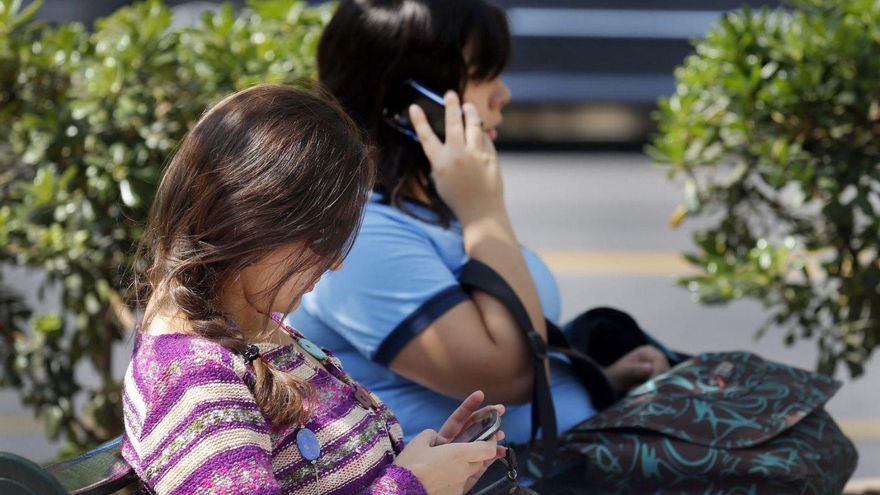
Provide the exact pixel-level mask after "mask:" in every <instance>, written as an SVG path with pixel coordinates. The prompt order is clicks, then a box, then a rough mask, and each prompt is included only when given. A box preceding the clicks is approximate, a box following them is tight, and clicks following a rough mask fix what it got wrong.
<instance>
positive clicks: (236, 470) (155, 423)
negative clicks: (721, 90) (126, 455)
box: [131, 360, 281, 495]
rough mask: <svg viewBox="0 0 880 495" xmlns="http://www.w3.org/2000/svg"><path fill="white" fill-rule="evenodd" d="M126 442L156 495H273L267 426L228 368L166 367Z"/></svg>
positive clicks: (204, 364)
mask: <svg viewBox="0 0 880 495" xmlns="http://www.w3.org/2000/svg"><path fill="white" fill-rule="evenodd" d="M150 392H151V397H150V399H149V400H148V401H147V402H148V403H149V404H150V407H149V409H148V410H147V414H146V418H145V421H144V422H143V429H142V431H141V432H140V435H138V437H139V438H137V439H132V440H131V443H132V446H133V447H134V449H135V451H136V452H137V454H138V455H139V457H140V459H141V461H142V465H143V468H144V470H143V473H142V478H143V479H144V481H145V482H146V484H147V485H148V486H149V487H150V488H151V489H153V490H154V491H155V492H156V494H157V495H166V494H168V495H177V494H184V493H203V494H214V493H223V494H263V495H280V494H281V490H280V488H279V485H278V482H277V481H276V479H275V477H274V475H273V472H272V443H271V438H270V433H269V431H270V430H269V424H268V422H267V421H266V419H265V417H264V416H263V414H262V413H261V412H260V409H259V407H258V406H257V403H256V401H255V399H254V397H253V394H252V393H251V391H250V389H249V388H248V387H247V385H246V383H245V382H244V379H243V378H242V377H241V376H239V374H238V373H236V372H235V370H234V369H233V368H232V367H231V366H228V365H226V364H224V363H222V362H219V361H213V360H202V361H201V362H198V363H181V366H179V367H177V368H176V369H169V370H167V373H165V375H164V376H163V377H162V379H160V380H159V381H158V382H157V383H156V386H155V387H154V388H153V390H151V391H150Z"/></svg>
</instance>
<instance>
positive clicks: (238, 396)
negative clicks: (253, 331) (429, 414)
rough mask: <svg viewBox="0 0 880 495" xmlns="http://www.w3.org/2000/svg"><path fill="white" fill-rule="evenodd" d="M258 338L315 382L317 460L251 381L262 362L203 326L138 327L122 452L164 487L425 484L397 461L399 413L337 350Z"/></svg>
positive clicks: (350, 490) (272, 489) (161, 490)
mask: <svg viewBox="0 0 880 495" xmlns="http://www.w3.org/2000/svg"><path fill="white" fill-rule="evenodd" d="M286 330H287V331H289V332H291V333H292V334H293V335H295V336H296V335H298V333H296V331H295V330H293V329H291V328H289V327H286ZM258 347H259V348H260V351H261V353H262V355H263V356H264V357H265V358H266V359H267V360H269V361H270V362H271V363H272V364H273V365H274V366H275V367H277V368H278V369H280V370H283V371H287V372H289V373H293V374H294V375H296V376H298V377H300V378H302V379H305V380H307V381H308V382H309V383H310V384H311V385H312V388H313V389H314V391H315V396H316V399H317V400H316V402H317V404H312V405H311V411H310V414H309V417H308V419H307V421H306V423H305V426H306V427H308V428H309V429H311V430H312V431H314V432H315V433H316V435H317V437H318V439H319V440H320V443H321V456H320V457H319V458H318V459H317V461H316V462H315V463H314V464H310V463H309V462H307V461H306V460H305V459H304V458H302V457H301V455H300V453H299V450H298V448H297V445H296V437H295V434H296V431H297V425H281V426H274V425H270V424H269V422H268V421H267V420H266V418H265V417H264V416H263V414H262V413H261V412H260V410H259V408H258V407H257V404H256V402H255V401H254V396H253V393H252V391H251V390H252V387H253V383H254V373H253V369H252V368H251V367H250V366H249V365H247V364H246V363H245V361H244V359H243V358H242V357H240V356H239V355H238V354H236V353H234V352H231V351H230V350H228V349H226V348H224V347H223V346H221V345H219V344H216V343H214V342H211V341H209V340H206V339H203V338H201V337H198V336H195V335H186V334H164V335H150V334H147V333H145V332H138V333H137V337H136V342H135V348H134V355H133V357H132V362H131V364H130V365H129V367H128V370H127V371H126V374H125V381H124V387H123V407H124V417H125V438H124V440H123V443H122V453H123V456H124V457H125V459H126V460H127V461H128V463H129V464H131V465H132V467H133V468H134V470H135V471H136V472H137V474H138V475H139V476H140V478H141V480H143V481H144V482H145V483H146V485H147V486H148V487H150V488H151V489H152V490H153V491H155V492H156V493H158V494H184V493H185V494H190V493H198V494H220V493H223V494H245V493H246V494H272V495H276V494H278V495H280V494H291V493H297V494H300V493H302V494H331V493H332V494H340V495H341V494H369V495H386V494H388V495H392V494H394V495H397V494H414V495H417V494H425V490H424V488H423V486H422V485H421V483H420V482H419V481H418V479H417V478H416V477H415V476H414V475H413V474H412V473H411V472H410V471H408V470H406V469H404V468H402V467H399V466H396V465H394V464H392V461H393V460H394V457H395V456H396V454H397V453H399V452H400V451H401V449H403V430H402V429H401V427H400V423H399V422H398V421H397V418H395V417H394V415H393V414H392V413H391V411H390V410H389V409H388V408H387V407H386V406H385V405H384V404H383V403H382V402H381V401H379V399H378V397H376V396H375V395H372V394H371V395H372V396H373V399H374V400H375V401H376V402H377V403H378V404H379V406H378V408H375V409H371V408H366V407H364V406H361V405H360V404H359V403H358V401H357V400H355V398H354V396H353V389H354V386H355V384H354V382H353V381H352V380H351V378H350V377H349V376H348V374H347V373H345V372H344V371H343V370H342V366H341V363H340V362H339V360H338V358H336V357H335V356H333V355H332V354H331V353H330V352H328V351H326V350H325V352H327V354H328V356H329V357H328V359H327V360H325V361H324V364H325V366H326V367H327V370H324V369H320V368H316V367H315V366H314V365H312V363H310V362H309V361H307V360H306V359H305V358H304V357H303V356H302V355H301V354H300V353H299V352H298V350H297V349H296V348H295V347H294V346H293V345H283V346H282V345H276V344H268V343H266V344H258ZM316 471H317V476H316Z"/></svg>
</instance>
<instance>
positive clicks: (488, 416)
mask: <svg viewBox="0 0 880 495" xmlns="http://www.w3.org/2000/svg"><path fill="white" fill-rule="evenodd" d="M500 429H501V415H499V414H498V411H497V410H495V409H489V410H488V411H486V412H484V413H483V414H481V415H480V416H479V417H478V418H476V419H475V420H474V422H473V423H471V424H470V426H468V427H467V428H465V429H464V431H462V432H461V433H459V434H458V436H457V437H455V440H453V441H452V442H453V443H462V442H477V441H480V440H487V439H489V438H490V437H492V435H494V434H495V432H497V431H498V430H500Z"/></svg>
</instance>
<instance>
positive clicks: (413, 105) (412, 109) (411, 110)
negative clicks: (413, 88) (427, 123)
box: [409, 103, 419, 112]
mask: <svg viewBox="0 0 880 495" xmlns="http://www.w3.org/2000/svg"><path fill="white" fill-rule="evenodd" d="M417 108H419V106H418V105H416V104H415V103H413V104H412V105H410V106H409V111H410V112H414V111H415V110H416V109H417Z"/></svg>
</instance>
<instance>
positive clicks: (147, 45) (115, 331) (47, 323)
mask: <svg viewBox="0 0 880 495" xmlns="http://www.w3.org/2000/svg"><path fill="white" fill-rule="evenodd" d="M20 5H21V2H20V1H19V0H0V205H2V206H0V263H5V264H7V265H8V264H16V265H23V266H28V267H33V268H37V269H39V270H41V271H43V272H44V273H45V274H46V275H47V284H57V285H58V286H60V288H61V298H62V304H63V311H64V314H63V315H59V314H50V313H46V311H44V310H43V309H42V308H40V307H35V308H28V307H27V306H25V305H24V304H23V303H22V301H21V299H20V298H19V297H17V296H16V294H15V291H14V290H12V288H10V287H8V286H7V287H2V286H0V370H2V375H0V386H6V387H15V388H17V389H18V390H19V391H20V393H21V397H22V399H23V401H24V402H25V403H26V404H27V405H28V406H29V407H32V408H33V409H34V411H35V413H36V414H37V415H38V416H40V417H41V418H42V419H43V420H44V421H45V426H46V432H47V434H48V436H49V437H51V438H52V439H58V438H63V439H64V440H65V445H66V447H67V448H66V449H65V454H70V453H73V452H76V451H78V450H81V449H83V448H86V447H88V446H91V445H94V444H95V443H97V442H99V441H102V440H105V439H107V438H110V437H112V436H115V435H118V434H120V433H121V431H122V419H121V407H120V395H119V392H120V385H119V382H118V381H117V380H116V379H115V378H114V377H113V376H112V374H111V365H112V353H111V350H112V347H113V344H114V343H115V342H117V341H119V340H120V339H122V338H124V337H125V338H128V336H129V335H130V330H131V328H132V325H133V317H132V315H131V313H130V311H129V310H128V308H127V306H126V304H125V300H124V298H125V290H124V289H125V288H126V287H127V285H128V284H129V280H128V279H127V278H126V275H127V267H130V266H131V265H130V263H131V256H132V253H133V249H134V245H135V243H136V242H137V240H138V238H139V236H140V234H141V225H142V222H143V220H144V219H145V216H146V212H147V208H148V205H149V204H150V201H151V199H152V195H153V191H154V188H155V186H156V183H157V180H158V178H159V175H160V171H161V169H162V165H163V163H164V162H165V160H166V159H167V158H168V157H169V154H170V153H171V152H172V150H173V149H174V147H175V145H176V143H177V142H178V141H179V140H180V139H181V137H182V136H183V133H184V132H185V131H186V129H187V128H188V127H189V126H190V124H192V123H193V122H194V120H195V119H196V118H198V116H199V115H200V113H201V112H202V111H203V110H204V109H205V108H206V107H208V106H209V105H211V104H212V103H213V102H216V101H217V100H218V99H219V98H221V97H222V96H224V95H225V94H228V93H229V92H231V91H234V90H236V89H240V88H244V87H247V86H250V85H253V84H255V83H260V82H278V83H291V84H296V83H298V82H304V81H307V80H309V79H311V78H313V75H314V73H315V61H314V60H315V50H316V47H317V43H318V39H319V37H320V33H321V30H322V28H323V26H324V25H325V24H326V22H327V21H328V20H329V17H330V15H331V14H332V10H331V7H330V6H319V7H310V6H308V5H307V4H306V3H305V2H302V1H298V0H264V1H253V2H250V3H249V4H248V6H247V8H245V9H244V10H242V11H241V12H238V13H236V12H235V11H234V10H233V9H232V7H230V6H229V5H225V6H223V7H222V9H221V10H220V12H219V13H207V14H205V15H204V16H203V17H202V18H201V21H200V22H198V23H197V24H196V25H194V26H187V27H181V28H174V27H172V24H171V21H172V15H171V11H170V10H169V9H168V8H167V7H166V6H165V5H163V3H162V2H161V1H158V0H152V1H147V2H142V3H138V4H135V5H133V6H131V7H125V8H122V9H120V10H119V11H117V12H116V13H114V14H113V15H111V16H109V17H107V18H105V19H101V20H98V21H97V22H96V24H95V27H94V29H93V30H92V31H89V30H88V29H87V28H85V27H84V26H82V25H80V24H77V23H69V24H61V25H57V26H48V25H46V24H43V23H40V22H36V21H33V19H32V16H33V14H34V12H35V11H36V9H38V8H39V4H34V5H33V6H31V7H29V8H28V9H27V10H22V9H21V7H20ZM31 315H33V316H31ZM82 366H91V367H92V368H94V371H95V372H96V373H97V374H98V376H99V377H100V379H99V381H98V382H97V383H96V384H85V383H81V382H80V381H78V380H77V378H76V376H75V373H74V370H76V369H78V368H81V367H82ZM80 371H81V370H80ZM74 397H77V401H76V402H77V404H80V402H79V400H80V398H82V399H84V400H85V405H84V407H75V406H74Z"/></svg>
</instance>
